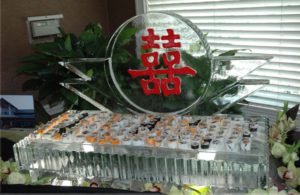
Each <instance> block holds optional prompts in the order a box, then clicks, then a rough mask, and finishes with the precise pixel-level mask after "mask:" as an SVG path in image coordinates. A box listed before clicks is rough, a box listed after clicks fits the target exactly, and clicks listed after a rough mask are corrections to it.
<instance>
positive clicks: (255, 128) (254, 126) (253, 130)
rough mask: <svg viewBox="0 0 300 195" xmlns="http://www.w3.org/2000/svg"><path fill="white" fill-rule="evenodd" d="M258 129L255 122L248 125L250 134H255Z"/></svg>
mask: <svg viewBox="0 0 300 195" xmlns="http://www.w3.org/2000/svg"><path fill="white" fill-rule="evenodd" d="M257 128H258V124H257V123H256V122H252V123H249V130H250V132H256V131H257Z"/></svg>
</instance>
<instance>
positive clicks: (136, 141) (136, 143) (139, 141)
mask: <svg viewBox="0 0 300 195" xmlns="http://www.w3.org/2000/svg"><path fill="white" fill-rule="evenodd" d="M132 145H134V146H144V145H145V143H144V141H143V140H142V139H141V138H139V137H137V136H135V137H134V138H133V140H132Z"/></svg>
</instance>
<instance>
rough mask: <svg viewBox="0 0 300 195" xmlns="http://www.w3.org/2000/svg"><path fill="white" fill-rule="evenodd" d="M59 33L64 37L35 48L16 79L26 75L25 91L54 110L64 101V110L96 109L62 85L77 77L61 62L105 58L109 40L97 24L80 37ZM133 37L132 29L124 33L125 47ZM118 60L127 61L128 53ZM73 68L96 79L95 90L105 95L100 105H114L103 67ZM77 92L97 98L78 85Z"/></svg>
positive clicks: (25, 60) (24, 60)
mask: <svg viewBox="0 0 300 195" xmlns="http://www.w3.org/2000/svg"><path fill="white" fill-rule="evenodd" d="M60 31H61V37H57V38H55V40H54V41H53V42H47V43H40V44H36V45H34V46H33V50H34V52H35V53H34V54H33V55H30V56H26V57H24V58H23V59H22V62H23V65H22V66H21V67H19V68H18V69H17V75H21V74H23V75H29V76H30V77H31V78H30V79H28V80H27V81H25V82H24V83H23V90H37V91H38V101H42V100H47V101H48V102H49V104H50V105H51V106H52V105H55V104H56V103H58V102H61V101H64V103H65V109H79V110H80V109H94V107H93V106H92V105H91V104H89V103H88V102H86V101H85V100H83V99H82V98H79V97H78V96H77V95H75V94H74V93H73V92H70V91H69V90H67V89H65V88H63V87H62V86H60V85H59V83H61V82H64V81H67V80H70V79H72V78H75V77H76V75H74V74H73V73H72V72H70V71H68V70H67V69H65V68H64V67H62V66H61V65H59V64H58V62H59V61H62V60H65V59H68V58H98V57H99V58H101V57H104V56H105V52H106V46H107V43H108V40H109V39H108V38H107V37H106V36H104V34H103V31H102V27H101V26H100V25H99V24H98V23H90V24H88V25H87V26H86V27H85V29H84V31H83V32H82V33H81V34H80V35H79V36H78V37H77V36H75V35H74V34H72V33H65V32H64V30H63V29H60ZM134 33H135V32H134V30H133V29H128V32H125V33H123V34H122V44H126V43H128V40H127V39H128V37H130V36H131V35H132V34H134ZM117 57H118V58H119V60H120V61H125V60H126V59H127V58H128V52H127V51H125V50H121V49H120V51H119V52H118V55H117ZM74 65H75V66H76V67H77V68H78V69H80V70H81V71H83V72H84V73H86V74H87V75H88V76H90V77H94V78H97V80H96V83H97V85H96V88H98V89H102V90H103V91H105V93H103V94H104V96H102V97H101V98H102V99H101V102H105V103H106V104H112V102H111V99H112V98H110V96H109V91H110V90H109V89H108V86H107V85H106V80H105V73H104V69H103V68H104V66H103V64H89V65H87V64H83V63H82V64H74ZM78 89H80V90H81V91H84V93H85V94H86V95H88V96H91V97H92V98H96V90H95V89H92V88H90V87H86V86H79V85H78Z"/></svg>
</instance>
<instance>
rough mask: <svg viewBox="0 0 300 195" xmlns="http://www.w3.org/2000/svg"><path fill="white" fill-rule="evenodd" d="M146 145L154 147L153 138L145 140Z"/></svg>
mask: <svg viewBox="0 0 300 195" xmlns="http://www.w3.org/2000/svg"><path fill="white" fill-rule="evenodd" d="M146 143H147V144H148V145H151V146H154V145H155V138H154V137H148V138H147V139H146Z"/></svg>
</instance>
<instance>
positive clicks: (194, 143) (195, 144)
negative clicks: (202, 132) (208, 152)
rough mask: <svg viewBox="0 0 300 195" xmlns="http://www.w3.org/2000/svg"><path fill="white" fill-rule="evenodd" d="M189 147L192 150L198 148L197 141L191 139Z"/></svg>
mask: <svg viewBox="0 0 300 195" xmlns="http://www.w3.org/2000/svg"><path fill="white" fill-rule="evenodd" d="M191 148H192V149H193V150H197V149H199V142H197V141H193V142H192V143H191Z"/></svg>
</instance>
